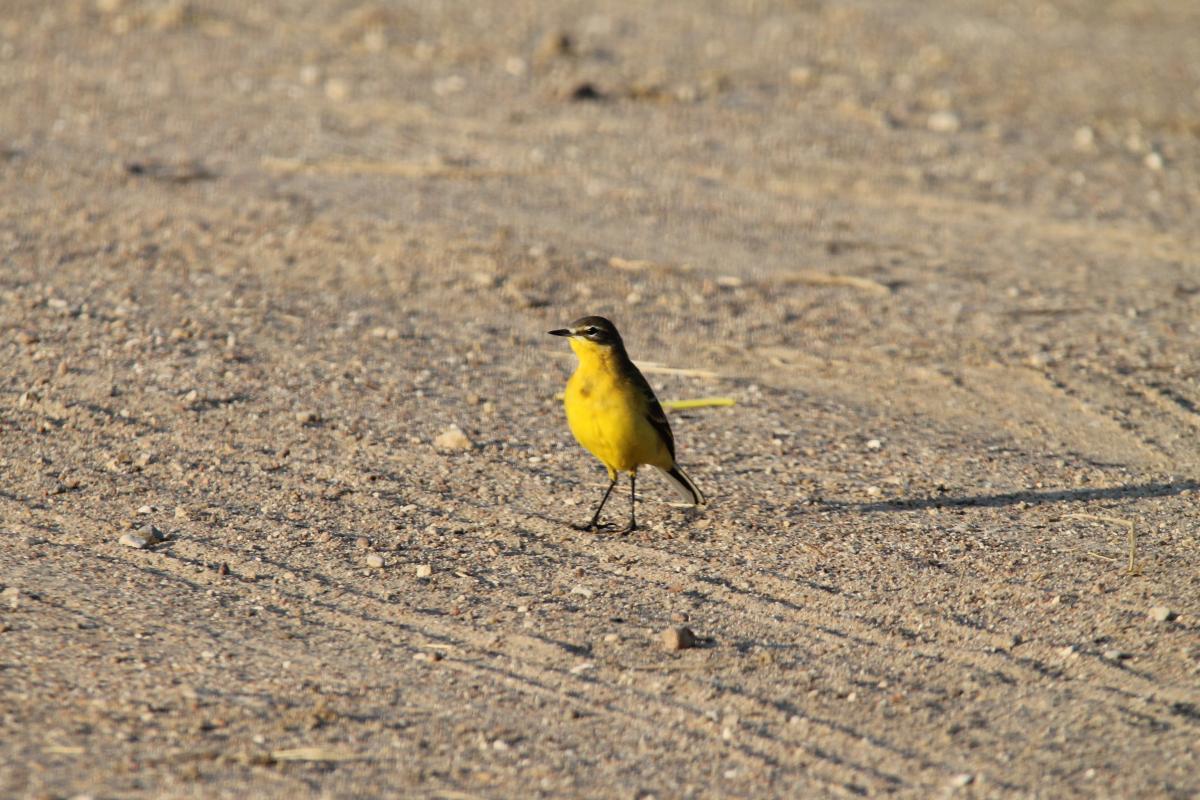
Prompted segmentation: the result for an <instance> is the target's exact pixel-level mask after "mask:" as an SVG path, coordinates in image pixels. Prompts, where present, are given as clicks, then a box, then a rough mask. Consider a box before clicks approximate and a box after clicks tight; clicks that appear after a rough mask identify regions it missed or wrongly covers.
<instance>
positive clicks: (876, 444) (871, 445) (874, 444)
mask: <svg viewBox="0 0 1200 800" xmlns="http://www.w3.org/2000/svg"><path fill="white" fill-rule="evenodd" d="M881 447H883V442H881V441H879V440H878V439H868V440H867V449H868V450H878V449H879V448H881Z"/></svg>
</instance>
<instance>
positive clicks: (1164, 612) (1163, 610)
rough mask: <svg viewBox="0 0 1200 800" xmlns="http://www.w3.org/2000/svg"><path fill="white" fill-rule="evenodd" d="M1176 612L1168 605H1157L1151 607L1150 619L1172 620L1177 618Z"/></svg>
mask: <svg viewBox="0 0 1200 800" xmlns="http://www.w3.org/2000/svg"><path fill="white" fill-rule="evenodd" d="M1175 616H1176V614H1175V612H1174V611H1172V610H1171V609H1169V608H1167V607H1166V606H1155V607H1154V608H1152V609H1150V619H1152V620H1154V621H1155V622H1170V621H1171V620H1173V619H1175Z"/></svg>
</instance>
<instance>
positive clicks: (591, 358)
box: [548, 316, 706, 533]
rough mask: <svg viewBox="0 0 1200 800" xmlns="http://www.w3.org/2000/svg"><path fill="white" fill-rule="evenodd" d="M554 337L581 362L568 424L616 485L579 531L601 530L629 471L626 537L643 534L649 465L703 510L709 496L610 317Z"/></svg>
mask: <svg viewBox="0 0 1200 800" xmlns="http://www.w3.org/2000/svg"><path fill="white" fill-rule="evenodd" d="M548 333H549V334H550V335H551V336H564V337H566V338H567V339H568V340H569V341H570V343H571V349H572V350H574V351H575V355H576V356H578V358H579V365H578V367H576V369H575V372H574V373H573V374H572V375H571V378H570V380H568V381H567V390H566V393H565V394H564V395H563V407H564V408H565V409H566V412H567V425H568V426H569V427H570V429H571V433H572V434H574V436H575V439H576V440H577V441H578V442H579V443H580V444H581V445H583V448H584V449H585V450H587V451H588V452H589V453H591V454H592V455H594V456H595V457H596V458H598V459H600V461H601V463H603V464H604V467H605V469H607V470H608V478H609V481H610V483H609V484H608V490H607V491H606V492H605V493H604V497H603V498H601V500H600V505H599V506H598V507H597V508H596V513H595V514H593V515H592V519H591V521H590V522H588V523H587V524H586V525H581V526H578V528H579V529H580V530H585V531H592V530H596V529H597V528H598V527H599V522H600V512H601V511H602V510H603V509H604V504H605V503H607V502H608V497H609V495H611V494H612V490H613V488H614V487H615V486H616V485H617V478H618V476H619V474H620V473H622V472H628V473H629V525H628V526H627V527H626V528H624V529H623V530H622V531H621V533H631V532H633V531H635V530H637V508H636V506H637V494H636V492H637V473H638V467H641V466H645V465H649V466H652V467H655V468H657V469H658V470H660V471H661V472H662V473H663V475H665V476H666V478H667V480H668V482H669V483H670V484H671V486H672V487H673V488H674V489H675V491H676V492H677V493H678V494H679V496H680V497H681V498H682V499H683V500H684V501H685V502H688V503H691V504H692V505H703V504H704V503H705V502H706V501H705V497H704V494H703V493H702V492H701V491H700V489H699V488H698V487H697V486H696V484H695V483H693V482H692V479H691V478H689V477H688V475H687V473H686V472H684V471H683V470H682V469H681V468H680V467H679V464H677V463H676V462H675V437H674V436H673V435H672V434H671V424H670V423H669V422H667V415H666V414H664V413H663V409H662V405H660V404H659V402H658V398H657V397H655V396H654V390H653V389H651V388H650V384H649V383H647V382H646V378H645V377H644V376H643V375H642V373H641V370H639V369H638V368H637V366H636V365H635V364H634V363H633V362H632V361H631V360H630V359H629V354H628V353H626V352H625V343H624V342H623V341H622V340H621V334H620V333H618V332H617V326H616V325H614V324H613V323H612V322H610V321H609V320H607V319H605V318H604V317H597V316H588V317H581V318H579V319H577V320H575V321H574V322H572V323H571V325H570V327H567V328H560V329H559V330H554V331H549V332H548Z"/></svg>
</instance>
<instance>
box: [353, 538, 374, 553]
mask: <svg viewBox="0 0 1200 800" xmlns="http://www.w3.org/2000/svg"><path fill="white" fill-rule="evenodd" d="M354 546H355V547H357V548H358V549H359V550H366V549H367V548H368V547H370V546H371V540H370V539H368V538H367V537H365V536H359V537H358V538H357V539H355V540H354Z"/></svg>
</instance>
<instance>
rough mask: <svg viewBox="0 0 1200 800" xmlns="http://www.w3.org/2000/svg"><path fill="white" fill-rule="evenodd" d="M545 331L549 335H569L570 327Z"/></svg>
mask: <svg viewBox="0 0 1200 800" xmlns="http://www.w3.org/2000/svg"><path fill="white" fill-rule="evenodd" d="M547 333H549V334H550V335H551V336H570V335H571V329H570V328H559V329H558V330H556V331H547Z"/></svg>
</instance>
